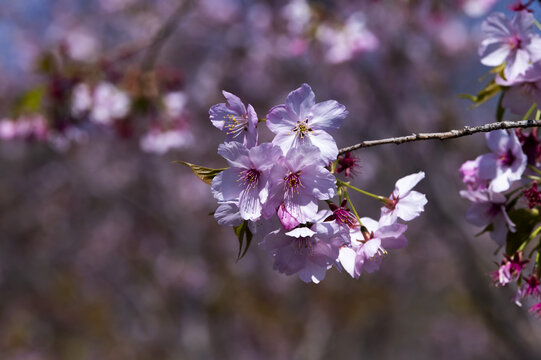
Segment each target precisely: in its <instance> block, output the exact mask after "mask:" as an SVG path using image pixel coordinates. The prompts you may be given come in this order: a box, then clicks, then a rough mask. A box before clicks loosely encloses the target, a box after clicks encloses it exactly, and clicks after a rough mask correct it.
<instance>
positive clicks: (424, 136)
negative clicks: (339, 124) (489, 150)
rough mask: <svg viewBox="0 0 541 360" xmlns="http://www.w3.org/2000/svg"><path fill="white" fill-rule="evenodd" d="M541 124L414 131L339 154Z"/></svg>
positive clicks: (526, 122)
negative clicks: (425, 131) (385, 145)
mask: <svg viewBox="0 0 541 360" xmlns="http://www.w3.org/2000/svg"><path fill="white" fill-rule="evenodd" d="M539 126H541V120H522V121H502V122H496V123H490V124H485V125H481V126H474V127H470V126H464V128H462V129H460V130H451V131H446V132H437V133H414V134H411V135H407V136H400V137H394V138H387V139H380V140H367V141H363V142H360V143H358V144H355V145H352V146H348V147H345V148H342V149H340V150H339V152H338V153H339V154H345V153H347V152H348V151H353V150H358V149H360V148H365V147H370V146H377V145H383V144H397V145H398V144H402V143H406V142H411V141H418V140H435V139H438V140H445V139H453V138H458V137H462V136H468V135H472V134H475V133H478V132H490V131H494V130H501V129H513V128H530V127H539Z"/></svg>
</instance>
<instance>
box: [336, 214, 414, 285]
mask: <svg viewBox="0 0 541 360" xmlns="http://www.w3.org/2000/svg"><path fill="white" fill-rule="evenodd" d="M361 222H362V223H363V226H364V227H365V228H366V230H367V231H366V230H365V231H364V232H363V230H361V229H356V230H353V229H352V230H351V233H350V239H351V242H350V243H349V244H346V245H344V246H342V247H341V248H340V254H339V257H338V259H339V261H340V264H341V265H342V267H343V268H344V270H346V272H347V273H348V274H350V275H351V277H353V278H355V279H358V278H359V277H360V276H361V274H362V271H363V270H364V271H366V272H368V273H372V272H374V271H376V270H378V269H379V266H380V264H381V260H382V258H383V256H384V255H385V254H387V250H391V249H400V248H403V247H405V246H406V245H407V243H408V240H407V239H406V237H405V236H404V235H403V234H404V232H405V231H406V230H407V228H408V226H407V225H403V224H398V223H393V224H390V225H384V224H382V223H381V219H380V222H379V223H378V222H377V221H375V220H373V219H370V218H367V217H364V218H361Z"/></svg>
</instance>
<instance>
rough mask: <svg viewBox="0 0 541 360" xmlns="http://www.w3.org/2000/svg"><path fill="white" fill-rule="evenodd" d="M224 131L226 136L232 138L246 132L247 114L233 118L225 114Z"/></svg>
mask: <svg viewBox="0 0 541 360" xmlns="http://www.w3.org/2000/svg"><path fill="white" fill-rule="evenodd" d="M224 129H225V133H226V134H227V135H232V136H233V138H236V137H237V136H239V135H241V134H242V133H243V132H244V131H246V130H248V114H244V115H243V116H234V115H231V114H227V115H226V116H225V118H224Z"/></svg>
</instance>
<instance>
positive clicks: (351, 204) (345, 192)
mask: <svg viewBox="0 0 541 360" xmlns="http://www.w3.org/2000/svg"><path fill="white" fill-rule="evenodd" d="M344 195H345V196H346V199H347V200H348V203H349V206H351V210H352V211H353V213H354V214H355V218H357V222H358V223H359V226H363V223H362V222H361V218H360V217H359V214H357V210H355V205H353V202H351V199H350V198H349V195H348V192H347V191H344Z"/></svg>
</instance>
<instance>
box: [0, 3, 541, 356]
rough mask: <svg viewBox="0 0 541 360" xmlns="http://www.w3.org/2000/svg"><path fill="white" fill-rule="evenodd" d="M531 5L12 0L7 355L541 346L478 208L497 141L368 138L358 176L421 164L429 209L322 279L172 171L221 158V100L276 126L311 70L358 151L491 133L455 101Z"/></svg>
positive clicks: (6, 82) (5, 44) (437, 351)
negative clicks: (278, 254) (391, 243)
mask: <svg viewBox="0 0 541 360" xmlns="http://www.w3.org/2000/svg"><path fill="white" fill-rule="evenodd" d="M511 3H513V1H494V0H450V1H439V0H438V1H436V0H434V1H430V0H400V1H399V0H379V1H377V0H371V1H369V0H365V1H332V0H328V1H324V0H320V1H315V0H314V1H308V0H292V1H255V0H254V1H251V0H199V1H195V0H192V1H190V0H187V1H172V0H95V1H84V0H24V1H18V0H0V119H2V120H0V359H16V360H42V359H43V360H45V359H47V360H48V359H62V360H63V359H66V360H68V359H69V360H71V359H73V360H78V359H111V360H122V359H164V360H165V359H327V358H340V359H434V358H435V357H437V358H438V359H440V360H445V359H540V358H541V346H540V345H539V344H540V343H539V336H541V325H540V322H539V319H536V318H535V317H533V316H532V315H530V314H528V313H527V306H525V307H524V308H519V307H517V306H516V305H515V304H514V303H513V301H512V297H513V291H512V289H507V288H496V287H493V286H492V285H491V284H490V277H489V275H488V274H489V272H491V271H494V270H496V269H497V266H496V265H495V264H494V263H493V261H495V260H496V256H495V255H494V252H495V251H496V246H495V244H494V243H493V242H492V241H491V240H490V239H489V238H488V236H486V235H483V236H480V237H475V234H476V233H477V232H478V231H479V230H480V229H477V228H474V227H472V226H470V225H469V224H467V223H466V222H465V220H464V214H465V211H466V209H467V207H468V205H469V204H468V203H467V201H465V200H463V199H461V198H460V197H459V195H458V192H459V190H460V189H461V188H462V184H461V182H460V178H459V176H458V168H459V166H460V165H461V164H462V163H463V162H464V161H466V160H470V159H474V158H475V157H477V156H478V155H480V154H482V153H484V152H487V148H486V145H485V141H484V137H483V135H474V136H470V137H467V138H461V139H457V140H450V141H445V142H439V141H434V142H423V143H409V144H403V145H400V146H395V145H385V146H378V147H374V148H368V149H363V150H359V151H357V152H356V153H355V155H356V156H357V157H358V158H359V161H360V166H359V168H358V169H357V170H356V177H355V178H354V179H353V184H354V185H355V186H358V187H360V188H362V189H365V190H368V191H371V192H373V193H378V194H382V195H388V194H390V192H391V191H392V189H393V186H394V183H395V181H396V180H397V179H398V178H400V177H402V176H405V175H407V174H410V173H413V172H417V171H420V170H423V171H425V172H426V175H427V176H426V179H425V180H423V181H422V182H421V183H420V185H419V186H418V188H419V190H420V191H421V192H423V193H426V194H427V198H428V201H429V202H428V205H427V207H426V209H425V213H424V214H423V215H422V216H421V217H420V218H418V219H417V220H415V221H414V222H413V223H411V225H410V227H409V230H408V232H407V237H408V238H409V246H408V247H406V248H405V249H402V250H398V251H394V252H392V253H391V254H390V255H388V256H387V257H386V258H385V259H384V261H383V264H382V266H381V270H380V271H379V272H376V273H373V274H366V273H365V274H363V275H362V276H361V278H360V279H359V280H354V279H351V278H350V277H349V275H347V274H346V273H339V272H338V271H336V269H333V270H331V271H329V272H328V273H327V277H326V279H325V280H324V281H323V282H322V283H320V284H318V285H314V284H305V283H303V282H302V281H300V280H299V279H298V278H297V277H296V276H291V277H287V276H284V275H282V274H279V273H277V272H274V271H273V270H272V259H271V258H270V256H269V254H268V253H266V252H265V251H263V250H262V249H260V248H258V246H257V242H258V241H259V239H257V238H256V239H254V242H253V244H252V246H251V248H250V250H249V251H248V253H247V255H246V256H245V257H244V258H243V259H241V260H240V261H238V262H237V261H236V258H237V249H238V242H237V239H236V237H235V235H234V233H233V230H232V229H231V228H226V227H220V226H219V225H218V224H217V223H216V222H215V220H214V219H213V217H212V216H209V213H211V212H213V211H214V210H215V208H216V206H217V205H216V202H215V200H214V199H213V198H212V195H211V193H210V189H209V186H208V185H206V184H204V183H203V182H201V181H199V180H198V179H197V178H196V177H195V176H194V175H193V174H192V173H191V171H190V169H189V168H187V167H184V166H181V165H176V164H172V161H174V160H183V161H188V162H191V163H196V164H201V165H206V166H210V167H216V168H218V167H223V166H225V161H224V160H223V159H221V158H220V157H219V156H218V155H217V153H216V150H217V146H218V144H219V143H220V142H222V141H223V134H222V133H221V132H220V131H219V130H218V129H216V128H214V127H213V126H212V124H211V123H210V121H209V119H208V109H209V107H210V106H212V105H214V104H216V103H219V102H224V98H223V97H222V95H221V90H227V91H229V92H232V93H234V94H236V95H238V96H240V97H241V99H243V101H244V102H245V103H246V104H248V103H249V104H252V105H253V106H254V107H255V109H256V111H257V112H258V115H259V117H261V118H262V117H265V116H266V113H267V111H268V110H269V109H270V108H271V107H272V106H274V105H277V104H280V103H283V102H284V99H285V97H286V95H287V94H288V92H289V91H291V90H293V89H295V88H297V87H299V86H300V85H301V84H302V83H308V84H310V85H311V87H312V88H313V89H314V92H315V94H316V101H324V100H328V99H335V100H337V101H338V102H340V103H342V104H344V105H345V106H346V107H347V109H348V110H349V116H348V118H347V119H346V121H345V122H344V125H343V126H342V128H341V129H340V130H339V131H336V132H335V133H334V134H333V136H334V137H335V139H336V140H337V143H338V146H339V147H345V146H348V145H352V144H354V143H357V142H359V141H361V140H369V139H377V138H386V137H392V136H400V135H406V134H410V133H412V132H418V131H423V132H430V131H441V130H448V129H449V130H450V129H454V128H459V127H462V126H465V125H471V126H473V125H480V124H483V123H487V122H492V121H494V120H495V116H494V112H495V103H494V102H488V103H487V104H484V105H482V106H481V107H479V108H476V109H470V106H471V103H469V102H468V101H467V100H464V99H461V98H459V97H458V95H459V94H461V93H476V92H477V91H478V90H480V89H481V88H482V87H483V86H484V84H485V83H486V82H485V83H483V82H480V81H479V78H481V77H482V76H483V75H485V74H486V73H487V72H488V70H489V69H488V68H485V67H483V66H481V65H480V63H479V59H478V56H477V47H478V44H479V42H480V39H481V36H482V34H481V32H480V25H481V23H482V21H483V19H484V18H485V17H486V15H487V14H489V13H490V12H492V11H497V10H499V11H507V12H508V15H510V12H509V11H508V10H507V6H508V5H509V4H511ZM534 10H536V11H539V10H541V9H540V8H539V6H538V5H536V7H534ZM98 89H100V90H98ZM508 119H513V118H512V117H508ZM270 135H271V134H270V133H269V132H268V130H266V129H265V127H264V125H261V126H260V138H261V139H262V140H269V139H271V138H272V137H271V136H270ZM354 201H355V204H356V208H357V210H358V211H359V212H360V215H361V216H370V217H374V218H377V217H378V216H379V206H380V204H379V203H377V202H376V201H374V200H372V199H370V198H367V197H357V196H355V195H354Z"/></svg>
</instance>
